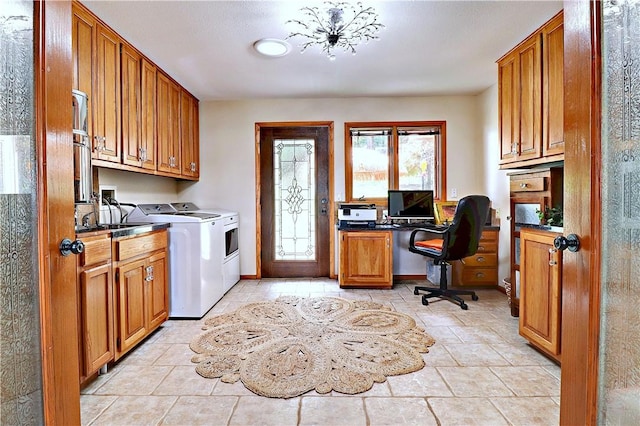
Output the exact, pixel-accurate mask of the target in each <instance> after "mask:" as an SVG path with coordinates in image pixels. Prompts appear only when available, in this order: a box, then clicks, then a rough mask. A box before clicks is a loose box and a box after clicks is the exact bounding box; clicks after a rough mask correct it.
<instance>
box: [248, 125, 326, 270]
mask: <svg viewBox="0 0 640 426" xmlns="http://www.w3.org/2000/svg"><path fill="white" fill-rule="evenodd" d="M321 126H324V127H328V131H329V170H328V173H329V212H330V214H329V250H330V253H329V278H336V277H337V275H336V273H335V265H336V259H335V247H336V246H335V244H336V241H335V232H333V230H334V229H335V226H336V217H335V214H334V213H333V212H335V201H334V195H333V193H334V177H333V174H334V167H333V161H334V149H333V144H334V136H333V134H334V125H333V121H276V122H273V123H269V122H259V123H255V173H256V200H255V201H256V275H255V279H260V278H262V260H261V256H260V253H261V252H262V238H261V235H262V226H261V223H260V222H261V221H260V218H261V217H262V209H261V207H260V196H261V181H260V129H261V128H262V127H321Z"/></svg>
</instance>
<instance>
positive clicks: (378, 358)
mask: <svg viewBox="0 0 640 426" xmlns="http://www.w3.org/2000/svg"><path fill="white" fill-rule="evenodd" d="M203 330H205V331H204V332H203V333H202V334H200V335H199V336H197V337H196V338H195V339H194V340H193V341H192V342H191V344H190V347H191V349H192V350H193V351H194V352H195V353H197V355H195V356H194V357H193V358H192V359H191V361H192V362H194V363H197V364H198V365H197V366H196V371H197V372H198V374H200V375H201V376H203V377H209V378H214V377H219V378H220V379H221V380H222V381H223V382H226V383H235V382H237V381H238V380H242V383H243V384H244V386H245V387H246V388H247V389H249V390H251V391H252V392H254V393H256V394H258V395H262V396H267V397H271V398H292V397H295V396H299V395H302V394H304V393H306V392H309V391H311V390H314V389H315V391H316V392H318V393H321V394H325V393H329V392H331V391H332V390H333V391H336V392H340V393H345V394H356V393H361V392H365V391H367V390H369V389H371V387H373V384H374V383H382V382H384V381H385V380H386V377H387V376H395V375H400V374H407V373H412V372H414V371H418V370H420V369H421V368H423V367H424V360H423V359H422V355H420V353H426V352H429V347H430V346H431V345H433V344H434V343H435V340H434V339H433V338H432V337H431V336H429V335H428V334H426V333H425V331H424V329H422V328H420V327H417V326H416V322H415V320H414V319H413V318H411V317H410V316H408V315H405V314H402V313H399V312H395V311H393V310H392V309H391V308H390V307H387V306H385V305H382V304H380V303H376V302H371V301H366V300H346V299H341V298H338V297H312V298H301V297H295V296H283V297H280V298H278V299H277V300H275V301H268V302H257V303H250V304H248V305H244V306H242V307H240V308H239V309H238V310H236V311H235V312H233V313H230V314H224V315H219V316H216V317H212V318H209V319H207V320H206V321H205V326H204V327H203Z"/></svg>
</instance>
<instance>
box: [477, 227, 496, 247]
mask: <svg viewBox="0 0 640 426" xmlns="http://www.w3.org/2000/svg"><path fill="white" fill-rule="evenodd" d="M490 241H491V242H496V244H497V241H498V231H493V230H492V231H483V232H482V236H481V237H480V244H482V243H484V242H490Z"/></svg>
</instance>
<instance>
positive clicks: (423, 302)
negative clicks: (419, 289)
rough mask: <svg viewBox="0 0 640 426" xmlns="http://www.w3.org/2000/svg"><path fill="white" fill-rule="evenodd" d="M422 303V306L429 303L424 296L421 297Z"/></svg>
mask: <svg viewBox="0 0 640 426" xmlns="http://www.w3.org/2000/svg"><path fill="white" fill-rule="evenodd" d="M422 304H423V305H424V306H427V305H428V304H429V301H428V300H427V298H426V297H423V298H422Z"/></svg>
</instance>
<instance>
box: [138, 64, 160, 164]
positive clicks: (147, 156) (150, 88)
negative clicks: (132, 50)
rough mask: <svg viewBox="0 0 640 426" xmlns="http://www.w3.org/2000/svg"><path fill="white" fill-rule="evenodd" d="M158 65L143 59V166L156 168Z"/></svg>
mask: <svg viewBox="0 0 640 426" xmlns="http://www.w3.org/2000/svg"><path fill="white" fill-rule="evenodd" d="M156 74H157V69H156V66H155V65H153V64H152V63H151V62H149V61H148V60H146V59H144V58H143V59H142V84H141V87H142V118H141V123H140V131H141V135H140V144H141V148H142V159H141V160H142V168H144V169H149V170H155V169H156V146H157V136H156Z"/></svg>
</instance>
